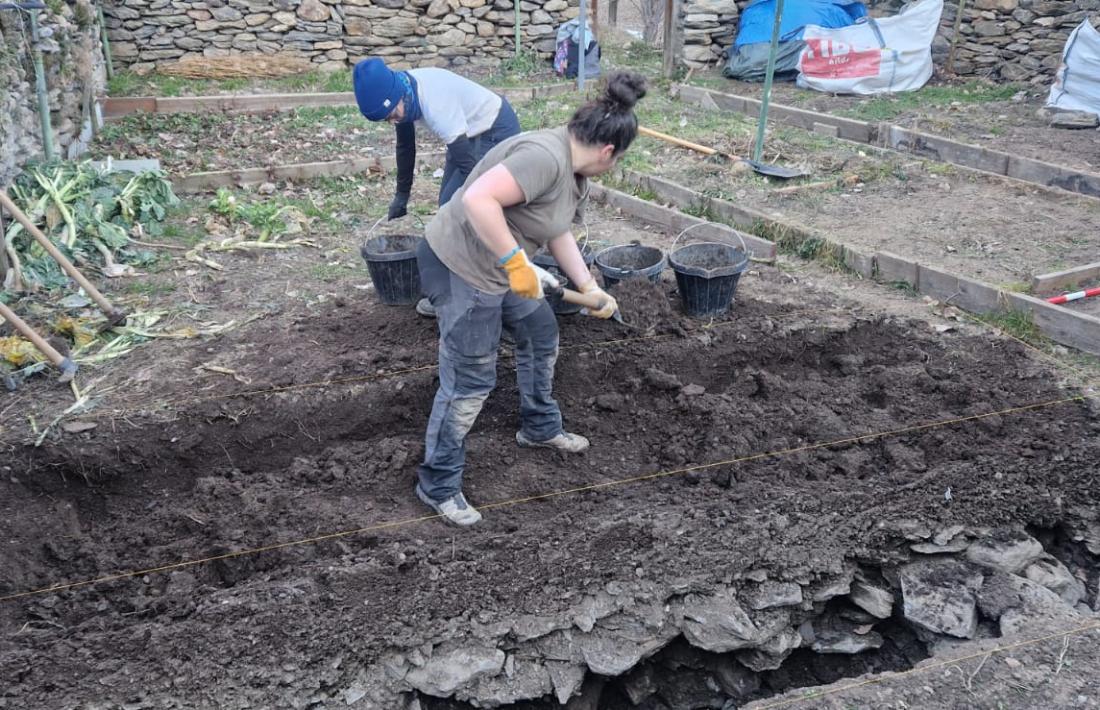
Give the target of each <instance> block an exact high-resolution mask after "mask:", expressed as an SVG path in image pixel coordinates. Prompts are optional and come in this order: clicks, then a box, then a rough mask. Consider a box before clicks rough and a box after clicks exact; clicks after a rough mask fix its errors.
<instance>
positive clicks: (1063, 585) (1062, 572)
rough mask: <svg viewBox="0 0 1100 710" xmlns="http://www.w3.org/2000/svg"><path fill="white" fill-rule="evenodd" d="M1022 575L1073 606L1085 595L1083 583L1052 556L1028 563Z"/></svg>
mask: <svg viewBox="0 0 1100 710" xmlns="http://www.w3.org/2000/svg"><path fill="white" fill-rule="evenodd" d="M1024 576H1025V577H1027V578H1028V579H1030V580H1031V581H1032V582H1036V583H1038V584H1041V585H1043V586H1044V587H1046V588H1047V589H1049V590H1050V591H1052V592H1054V593H1055V594H1057V595H1058V596H1060V597H1061V598H1062V600H1063V601H1064V602H1065V603H1066V604H1069V605H1070V606H1073V605H1074V604H1076V603H1077V602H1079V601H1081V600H1082V599H1083V598H1084V597H1085V585H1084V584H1082V583H1081V581H1080V580H1079V579H1077V578H1076V577H1074V576H1073V574H1072V573H1071V572H1070V571H1069V570H1068V569H1066V566H1065V565H1063V564H1062V563H1061V562H1059V561H1058V560H1056V559H1054V558H1053V557H1046V558H1043V559H1040V560H1038V561H1036V562H1033V563H1031V564H1030V565H1028V567H1027V569H1025V570H1024Z"/></svg>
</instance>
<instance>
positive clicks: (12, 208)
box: [0, 190, 125, 320]
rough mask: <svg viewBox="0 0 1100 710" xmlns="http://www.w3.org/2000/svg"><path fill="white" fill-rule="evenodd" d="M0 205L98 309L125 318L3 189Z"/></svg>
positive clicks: (111, 317) (0, 194)
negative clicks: (78, 285) (89, 297)
mask: <svg viewBox="0 0 1100 710" xmlns="http://www.w3.org/2000/svg"><path fill="white" fill-rule="evenodd" d="M0 206H2V207H3V208H4V209H6V210H7V211H8V212H10V213H11V216H12V217H15V219H16V221H17V222H19V224H21V225H23V228H24V229H26V230H27V231H28V232H30V233H31V236H33V237H34V238H35V240H36V241H37V242H38V243H39V244H40V245H41V246H42V248H43V249H45V250H46V251H47V252H48V253H49V255H50V256H52V257H53V258H54V261H56V262H57V263H58V264H59V265H60V266H61V268H62V269H63V270H64V271H65V273H66V274H68V275H69V276H70V277H71V278H72V279H73V281H76V282H77V283H78V284H80V287H81V288H82V289H84V292H85V293H87V294H88V295H89V296H91V298H92V300H93V301H95V302H96V305H98V306H99V308H100V310H102V311H103V312H104V314H106V315H107V317H108V318H110V319H112V320H124V319H125V314H124V313H123V312H122V311H119V310H118V309H116V308H115V307H114V306H112V305H111V302H110V301H108V300H107V299H106V298H104V297H103V294H102V293H100V292H99V289H97V288H96V287H95V286H93V285H92V283H91V282H90V281H88V279H86V278H84V274H82V273H80V271H79V270H78V269H77V268H76V267H75V266H73V264H72V262H71V261H69V260H68V259H67V258H65V255H64V254H62V253H61V252H60V251H59V250H58V248H57V247H55V246H54V245H53V242H51V241H50V240H49V239H48V238H47V237H46V235H45V234H43V233H42V231H41V230H40V229H39V228H38V227H36V226H35V225H34V222H31V220H30V219H29V218H28V217H27V215H25V214H23V210H21V209H19V207H18V206H16V204H15V203H14V202H12V201H11V198H10V197H8V193H7V192H5V191H4V190H0Z"/></svg>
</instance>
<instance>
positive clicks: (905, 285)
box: [887, 281, 920, 296]
mask: <svg viewBox="0 0 1100 710" xmlns="http://www.w3.org/2000/svg"><path fill="white" fill-rule="evenodd" d="M887 286H889V287H890V288H892V289H894V290H895V291H901V292H903V293H905V294H907V295H909V296H916V295H918V294H919V293H920V292H919V291H917V287H916V286H914V285H913V284H911V283H909V282H908V281H891V282H889V283H888V284H887Z"/></svg>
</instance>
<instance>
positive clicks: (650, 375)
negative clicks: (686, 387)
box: [645, 367, 681, 390]
mask: <svg viewBox="0 0 1100 710" xmlns="http://www.w3.org/2000/svg"><path fill="white" fill-rule="evenodd" d="M645 381H646V384H648V385H649V386H650V387H653V388H654V389H659V390H678V389H680V387H681V384H680V380H679V378H677V377H676V375H670V374H668V373H667V372H664V371H663V370H658V369H657V368H656V367H651V368H649V369H648V370H646V371H645Z"/></svg>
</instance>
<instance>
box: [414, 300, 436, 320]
mask: <svg viewBox="0 0 1100 710" xmlns="http://www.w3.org/2000/svg"><path fill="white" fill-rule="evenodd" d="M416 312H417V313H419V314H420V315H422V316H424V317H425V318H435V306H433V305H432V302H431V301H429V300H428V299H426V298H422V299H420V300H419V301H417V302H416Z"/></svg>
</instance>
